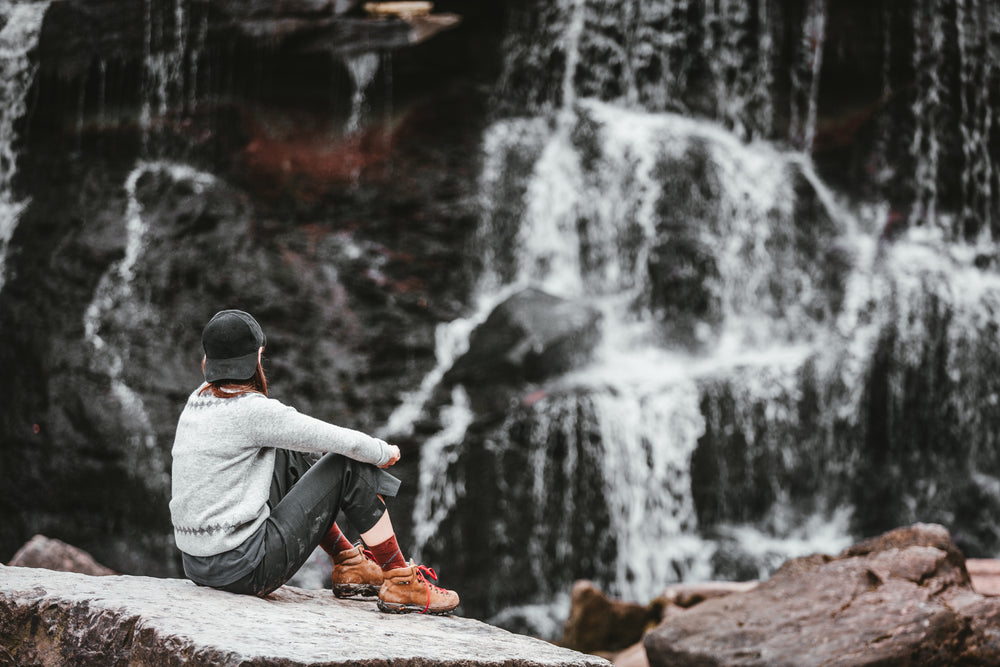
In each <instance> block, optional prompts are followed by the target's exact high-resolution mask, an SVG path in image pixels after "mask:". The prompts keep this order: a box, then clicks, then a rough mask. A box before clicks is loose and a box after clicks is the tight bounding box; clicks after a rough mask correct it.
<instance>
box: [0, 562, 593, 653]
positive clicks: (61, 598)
mask: <svg viewBox="0 0 1000 667" xmlns="http://www.w3.org/2000/svg"><path fill="white" fill-rule="evenodd" d="M5 661H6V662H5ZM0 664H33V665H67V664H75V665H90V664H94V665H97V664H100V665H126V664H127V665H130V666H134V667H141V666H152V665H156V666H161V665H191V664H211V665H243V666H249V665H280V666H281V667H293V666H297V665H389V664H392V665H393V666H404V665H409V666H417V667H423V666H425V665H442V666H443V665H468V666H474V665H498V664H503V665H509V666H511V667H519V666H524V667H532V666H535V665H539V666H542V665H553V666H555V665H566V666H567V667H568V666H580V667H585V666H590V665H593V666H595V667H596V666H598V665H607V664H608V663H607V662H606V661H604V660H602V659H600V658H596V657H593V656H588V655H583V654H581V653H577V652H575V651H570V650H567V649H563V648H559V647H556V646H553V645H551V644H548V643H546V642H543V641H541V640H538V639H532V638H530V637H524V636H521V635H515V634H512V633H510V632H507V631H505V630H500V629H498V628H495V627H493V626H490V625H487V624H485V623H482V622H480V621H476V620H473V619H467V618H459V617H439V616H423V615H419V614H405V615H392V614H383V613H381V612H379V611H378V610H377V609H376V607H375V604H374V602H370V601H350V600H337V599H336V598H334V597H333V596H332V595H331V594H330V592H329V591H305V590H301V589H297V588H291V587H288V586H286V587H283V588H281V589H279V590H278V591H277V592H275V593H274V594H273V595H271V596H270V597H268V598H266V599H259V598H255V597H251V596H240V595H233V594H229V593H223V592H220V591H216V590H213V589H209V588H202V587H198V586H195V585H194V584H193V583H191V582H189V581H184V580H180V579H153V578H149V577H130V576H109V577H93V576H88V575H83V574H76V573H67V572H53V571H50V570H40V569H33V568H21V567H4V566H0Z"/></svg>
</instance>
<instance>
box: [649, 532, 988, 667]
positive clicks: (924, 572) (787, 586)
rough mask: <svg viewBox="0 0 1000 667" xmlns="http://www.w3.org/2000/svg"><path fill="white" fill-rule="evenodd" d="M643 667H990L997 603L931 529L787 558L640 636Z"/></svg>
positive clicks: (949, 545) (950, 544) (954, 550)
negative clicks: (746, 586) (739, 588)
mask: <svg viewBox="0 0 1000 667" xmlns="http://www.w3.org/2000/svg"><path fill="white" fill-rule="evenodd" d="M644 644H645V648H646V653H647V655H648V657H649V663H650V665H651V666H652V667H658V666H664V667H665V666H667V665H669V666H670V667H684V666H685V665H699V666H705V665H713V666H719V667H721V666H723V665H741V666H751V665H753V666H763V665H768V666H778V665H788V666H789V667H791V666H795V667H809V666H811V665H830V666H832V665H844V666H846V665H852V666H854V665H963V664H965V665H997V664H1000V599H997V598H990V597H984V596H982V595H980V594H978V593H976V592H975V591H974V590H973V589H972V586H971V584H970V580H969V574H968V572H967V571H966V569H965V559H964V557H963V556H962V554H961V552H959V550H958V549H957V548H956V547H955V545H954V543H953V542H952V541H951V537H950V535H949V534H948V531H947V530H946V529H944V528H943V527H941V526H937V525H929V524H916V525H914V526H910V527H908V528H900V529H897V530H894V531H891V532H889V533H886V534H885V535H882V536H881V537H878V538H874V539H872V540H868V541H866V542H862V543H860V544H857V545H855V546H852V547H850V548H848V549H845V550H844V551H843V552H841V553H840V554H839V555H837V556H824V555H813V556H807V557H804V558H797V559H793V560H790V561H788V562H786V563H785V564H784V565H783V566H782V567H781V569H780V570H778V572H777V573H775V575H774V576H773V577H771V579H769V580H768V581H766V582H764V583H762V584H760V585H759V586H757V587H756V588H754V589H753V590H751V591H748V592H745V593H734V594H732V595H729V596H726V597H723V598H718V599H714V600H707V601H705V602H702V603H701V604H698V605H697V606H695V607H693V608H692V609H690V610H689V611H687V612H685V613H683V614H679V615H677V616H675V617H673V618H671V619H670V620H669V621H667V622H666V623H664V624H663V625H661V626H659V627H658V628H656V629H655V630H653V631H651V632H650V633H649V634H647V635H646V638H645V640H644Z"/></svg>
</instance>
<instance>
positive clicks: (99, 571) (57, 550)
mask: <svg viewBox="0 0 1000 667" xmlns="http://www.w3.org/2000/svg"><path fill="white" fill-rule="evenodd" d="M8 565H15V566H17V567H40V568H44V569H46V570H58V571H59V572H78V573H80V574H90V575H93V576H95V577H103V576H109V575H112V574H117V573H116V572H115V571H114V570H112V569H111V568H108V567H104V566H103V565H101V564H100V563H98V562H97V561H96V560H94V557H93V556H91V555H90V554H89V553H87V552H86V551H84V550H83V549H78V548H77V547H74V546H73V545H71V544H66V543H65V542H63V541H62V540H57V539H55V538H52V537H45V536H44V535H35V536H34V537H32V538H31V539H30V540H28V541H27V542H25V543H24V546H22V547H21V548H20V549H18V550H17V553H16V554H14V557H13V558H11V559H10V562H9V563H8Z"/></svg>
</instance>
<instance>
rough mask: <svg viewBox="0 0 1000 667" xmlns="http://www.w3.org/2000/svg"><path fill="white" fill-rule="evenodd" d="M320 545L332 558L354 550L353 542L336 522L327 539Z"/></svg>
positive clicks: (321, 541)
mask: <svg viewBox="0 0 1000 667" xmlns="http://www.w3.org/2000/svg"><path fill="white" fill-rule="evenodd" d="M319 545H320V546H321V547H323V551H325V552H326V553H328V554H330V556H331V557H332V556H333V555H334V554H339V553H340V552H341V551H347V550H348V549H353V548H354V545H353V544H351V541H350V540H348V539H347V537H346V536H345V535H344V533H342V532H341V531H340V526H338V525H337V522H336V521H334V522H333V526H332V527H331V528H330V532H329V533H327V534H326V537H324V538H323V539H322V540H320V542H319Z"/></svg>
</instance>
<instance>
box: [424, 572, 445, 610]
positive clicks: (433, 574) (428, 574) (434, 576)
mask: <svg viewBox="0 0 1000 667" xmlns="http://www.w3.org/2000/svg"><path fill="white" fill-rule="evenodd" d="M417 577H418V578H419V579H420V581H422V582H424V585H425V586H426V588H427V604H426V605H424V610H423V611H422V612H420V613H421V614H426V613H427V610H428V609H430V608H431V589H432V588H433V589H434V590H436V591H440V592H442V593H447V591H446V590H445V589H443V588H441V587H440V586H435V585H434V584H432V583H431V582H429V581H427V577H430V578H431V579H433V580H434V581H437V579H438V576H437V572H435V571H434V568H432V567H427V566H426V565H418V566H417Z"/></svg>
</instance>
